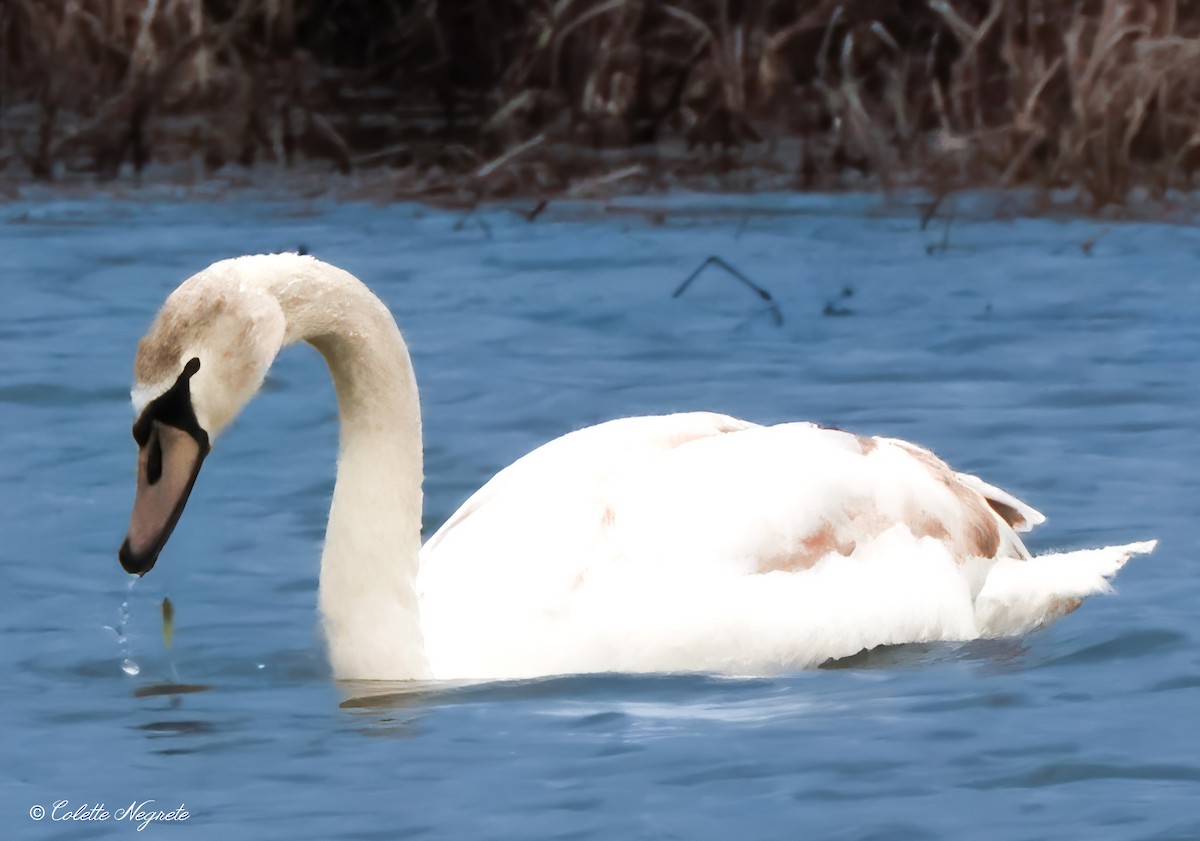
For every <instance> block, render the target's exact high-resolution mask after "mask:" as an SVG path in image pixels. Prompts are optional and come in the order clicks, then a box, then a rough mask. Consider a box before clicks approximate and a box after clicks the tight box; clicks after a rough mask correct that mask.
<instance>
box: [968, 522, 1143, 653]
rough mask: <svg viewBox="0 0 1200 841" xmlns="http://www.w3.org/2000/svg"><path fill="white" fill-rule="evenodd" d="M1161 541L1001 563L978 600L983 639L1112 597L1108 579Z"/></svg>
mask: <svg viewBox="0 0 1200 841" xmlns="http://www.w3.org/2000/svg"><path fill="white" fill-rule="evenodd" d="M1157 544H1158V541H1157V540H1146V541H1143V542H1141V543H1129V544H1126V545H1124V546H1106V547H1105V548H1103V549H1082V550H1080V551H1077V552H1064V553H1061V554H1052V555H1041V556H1039V557H1036V558H1032V559H1030V560H1028V561H1025V560H1015V559H1002V560H1000V561H997V562H996V564H995V565H994V566H993V567H992V569H991V571H990V572H989V573H988V577H987V581H985V582H984V585H983V589H982V590H981V591H980V592H979V596H978V597H977V598H976V599H975V618H976V621H977V622H978V624H979V635H980V636H983V637H1005V636H1015V635H1018V634H1024V633H1028V632H1029V631H1033V630H1036V629H1038V628H1044V627H1045V626H1047V625H1049V624H1050V623H1052V622H1054V621H1055V620H1056V619H1059V618H1061V617H1063V616H1066V615H1067V614H1068V613H1071V612H1072V611H1073V610H1075V609H1076V608H1078V607H1079V605H1080V603H1082V601H1083V600H1084V599H1085V598H1087V597H1088V596H1091V595H1094V594H1096V593H1110V592H1112V587H1111V586H1109V583H1108V581H1109V579H1110V578H1112V577H1113V576H1114V575H1116V574H1117V571H1118V570H1119V569H1120V568H1121V567H1123V566H1124V565H1125V562H1126V561H1128V560H1129V559H1130V558H1131V557H1133V556H1134V555H1144V554H1146V553H1148V552H1151V551H1153V550H1154V547H1155V546H1156V545H1157Z"/></svg>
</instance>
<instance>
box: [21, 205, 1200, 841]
mask: <svg viewBox="0 0 1200 841" xmlns="http://www.w3.org/2000/svg"><path fill="white" fill-rule="evenodd" d="M1093 240H1094V243H1093V244H1092V245H1091V248H1090V252H1089V251H1088V249H1087V248H1085V247H1084V245H1085V244H1088V243H1091V241H1093ZM943 243H945V244H946V245H947V246H948V247H947V248H945V249H943V248H942V246H943ZM301 245H303V246H304V247H305V248H307V249H308V250H310V251H311V252H312V253H314V254H316V255H317V256H319V257H321V258H323V259H326V260H329V261H331V262H334V263H337V264H339V265H341V266H343V267H345V268H347V269H348V270H350V271H352V272H354V273H355V274H357V275H358V276H360V277H361V278H362V279H364V280H365V281H366V282H367V283H369V284H370V285H371V286H372V287H373V288H374V289H375V290H376V291H377V292H378V293H379V294H380V296H381V297H382V298H383V299H384V300H385V301H387V303H388V304H389V305H390V306H391V308H392V310H393V312H394V313H395V314H396V317H397V319H398V321H399V323H400V325H401V328H402V329H403V330H404V331H405V334H406V336H407V338H408V340H409V342H410V345H411V348H412V353H413V358H414V361H415V364H416V368H417V374H418V377H419V379H420V385H421V395H422V402H423V411H424V416H425V430H426V451H427V466H426V472H427V475H428V480H427V485H426V501H427V514H426V527H427V529H432V528H435V527H436V526H437V525H438V524H440V523H441V521H442V520H443V519H444V518H445V517H447V516H448V515H449V514H450V512H452V511H453V510H454V508H455V507H456V506H457V505H458V504H459V503H460V502H461V501H462V500H463V499H464V498H465V497H466V496H467V494H469V493H470V492H471V491H472V490H474V489H475V488H477V487H478V486H479V485H480V484H481V483H482V482H483V481H485V480H486V479H487V478H488V477H489V476H490V475H491V474H492V473H493V472H494V471H496V470H497V469H498V468H500V467H502V466H504V465H505V464H507V463H509V462H510V461H511V460H513V459H514V458H516V457H517V456H519V455H521V454H522V453H524V452H526V451H528V450H529V449H531V448H533V447H534V446H536V445H538V444H540V443H542V442H544V441H546V440H548V439H550V438H552V437H554V436H557V435H560V434H562V433H564V432H567V431H569V430H571V429H574V428H577V427H580V426H583V425H586V424H590V423H594V422H597V421H601V420H604V419H607V418H610V417H614V416H620V415H630V414H637V413H649V412H667V411H678V410H688V409H711V410H717V411H722V412H728V413H731V414H735V415H740V416H743V417H746V418H750V419H753V420H756V421H762V422H775V421H782V420H787V419H793V418H795V419H810V420H817V421H822V422H826V423H833V424H836V425H838V426H842V427H845V428H850V429H853V430H856V431H860V432H864V433H876V434H887V435H894V436H899V437H905V438H909V439H911V440H915V441H919V442H921V443H923V444H926V445H929V446H931V447H933V448H934V449H935V450H936V451H937V452H939V453H940V454H941V455H942V456H944V457H945V458H947V459H948V460H949V461H951V463H952V464H954V465H955V466H956V467H957V468H958V469H960V470H965V471H969V472H973V473H978V474H980V475H982V476H984V477H985V478H987V479H988V480H989V481H991V482H993V483H995V484H998V485H1000V486H1002V487H1005V488H1007V489H1009V490H1011V491H1012V492H1014V493H1017V494H1018V495H1020V496H1022V497H1024V498H1026V499H1027V500H1028V501H1029V502H1030V503H1032V504H1033V505H1035V506H1036V507H1038V508H1039V509H1041V510H1042V511H1044V512H1045V513H1046V514H1047V515H1048V516H1049V518H1050V519H1049V522H1048V523H1047V524H1046V525H1045V526H1043V527H1042V528H1041V529H1039V530H1038V531H1037V532H1036V533H1035V534H1033V535H1031V537H1030V540H1029V543H1030V545H1031V547H1032V548H1034V549H1035V551H1037V550H1046V549H1049V548H1080V547H1085V546H1093V545H1103V544H1112V543H1118V542H1126V541H1132V540H1140V539H1145V538H1149V537H1158V538H1160V539H1161V541H1162V543H1161V546H1160V548H1159V550H1158V551H1157V552H1156V553H1155V554H1154V555H1152V556H1150V557H1145V558H1138V559H1135V560H1134V561H1133V562H1131V564H1130V565H1129V566H1128V567H1127V568H1126V569H1125V570H1124V571H1123V572H1122V573H1121V575H1120V577H1119V580H1118V589H1119V595H1117V596H1115V597H1109V598H1102V597H1097V598H1094V599H1092V600H1090V601H1089V602H1087V603H1086V604H1085V606H1084V607H1083V608H1082V609H1081V610H1080V611H1078V612H1077V613H1075V614H1074V615H1072V616H1070V617H1067V618H1066V619H1065V620H1063V621H1062V622H1060V623H1059V624H1058V625H1056V626H1054V627H1053V628H1051V629H1050V630H1048V631H1046V632H1043V633H1040V634H1037V635H1034V636H1031V637H1029V638H1027V639H1022V640H1009V641H1003V642H991V643H974V644H969V645H935V646H909V647H900V648H897V649H891V650H886V651H877V652H873V653H871V654H870V655H864V656H860V657H858V658H855V659H854V660H852V661H851V662H849V663H844V664H842V665H843V666H844V667H843V668H838V669H828V670H820V671H815V672H810V673H804V674H796V675H788V676H782V677H774V678H769V679H758V680H728V679H716V678H706V677H695V676H658V677H653V676H651V677H627V676H588V677H566V678H559V679H552V680H538V681H525V682H512V683H501V684H491V685H477V686H442V687H427V688H426V689H425V691H422V692H412V691H408V692H404V691H402V690H403V689H404V687H400V686H390V687H388V686H383V687H378V686H368V685H347V686H339V685H338V684H336V683H335V682H334V681H333V680H332V679H331V677H330V674H329V670H328V667H327V665H326V664H325V661H324V657H323V653H322V650H321V647H320V642H319V637H318V634H317V632H316V627H315V612H314V604H315V589H316V576H317V559H318V556H319V551H320V541H321V536H322V533H323V529H324V517H325V513H326V508H327V504H328V498H329V495H330V492H331V489H332V481H333V467H334V453H335V446H336V432H337V430H336V411H335V406H334V400H333V393H332V388H331V386H330V384H329V382H328V375H327V373H326V371H325V369H324V365H323V363H322V362H321V360H320V358H319V357H318V356H317V354H316V353H315V352H313V351H311V350H310V349H307V348H303V349H295V350H292V351H289V352H288V353H286V354H285V355H284V356H282V357H281V358H280V360H279V362H278V363H277V365H276V367H275V368H274V369H273V371H272V373H271V375H270V378H269V380H268V383H267V387H266V388H265V390H264V393H263V394H262V395H261V396H260V398H259V399H258V400H257V401H256V402H254V403H253V404H251V406H250V407H249V408H248V409H247V411H246V412H245V414H244V415H243V416H242V418H241V420H240V421H239V422H238V423H237V424H236V425H235V427H234V428H233V429H232V430H230V431H229V432H228V433H227V434H226V435H225V436H224V437H223V438H222V439H221V441H220V442H219V443H218V446H217V448H216V450H214V452H213V454H212V456H211V457H210V458H209V460H208V461H207V463H206V465H205V469H204V472H203V474H202V475H201V478H200V480H199V482H198V484H197V486H196V490H195V492H194V493H193V495H192V499H191V502H190V504H189V506H188V510H187V512H186V513H185V515H184V518H183V520H182V522H181V524H180V526H179V528H178V529H177V531H176V533H175V536H174V537H173V539H172V541H171V544H170V546H169V547H168V549H167V551H166V553H165V554H164V556H163V558H162V559H161V560H160V562H159V564H158V566H157V567H156V568H155V570H154V572H153V573H152V574H151V575H150V576H148V577H147V578H146V579H144V580H141V581H139V582H138V583H137V584H136V586H134V587H133V588H132V590H130V589H129V584H128V579H127V576H126V575H125V574H124V573H123V572H122V571H121V570H120V568H119V566H118V564H117V559H116V549H117V546H118V544H119V543H120V541H121V538H122V537H123V535H124V530H125V527H126V524H127V518H128V511H129V505H130V503H131V501H132V494H133V467H134V456H135V448H134V445H133V442H132V439H131V438H130V435H129V427H130V423H131V421H132V417H131V411H130V408H129V403H128V388H129V384H130V383H129V381H130V378H131V366H132V358H133V354H134V349H135V346H136V343H137V340H138V338H139V337H140V336H141V334H142V332H143V331H144V329H145V328H146V326H147V325H148V324H149V322H150V319H151V318H152V317H153V315H154V312H155V311H156V310H157V308H158V306H159V305H160V304H161V302H162V300H163V298H164V297H165V296H166V295H167V293H168V292H170V290H171V289H172V288H173V287H174V286H175V285H176V284H177V283H178V282H179V281H181V280H182V279H183V278H185V277H186V276H188V275H190V274H191V273H193V272H194V271H196V270H198V269H200V268H202V267H204V266H205V265H207V264H208V263H210V262H212V261H213V260H215V259H218V258H221V257H225V256H230V255H235V254H239V253H244V252H259V251H270V250H284V249H295V248H297V247H299V246H301ZM709 254H718V255H721V256H722V257H724V258H725V259H726V260H728V261H729V262H730V263H732V264H734V265H735V266H736V267H737V268H738V269H740V270H741V271H742V272H743V273H745V274H746V275H747V276H749V277H750V278H752V279H753V280H755V281H756V282H758V283H759V284H761V285H762V286H764V287H766V288H767V289H769V290H770V292H771V293H772V294H773V295H774V296H775V297H776V299H777V300H778V302H779V308H780V311H781V313H782V315H783V324H782V325H781V326H776V325H775V324H774V323H773V321H772V319H771V317H770V315H769V313H767V312H766V310H765V309H764V306H763V303H762V302H761V301H760V300H759V299H758V298H757V297H755V296H754V295H753V294H752V293H750V292H748V291H747V290H746V289H745V288H743V287H742V286H740V285H739V284H738V283H737V282H736V281H735V280H733V279H732V278H730V277H729V276H727V275H723V274H722V273H721V272H720V271H717V270H711V269H710V270H709V271H708V272H706V273H705V274H703V275H702V276H701V277H700V278H699V279H698V280H697V281H696V282H695V283H694V284H693V285H692V287H691V288H689V290H688V291H687V293H686V294H684V295H683V296H681V297H680V298H677V299H673V298H671V297H670V295H671V292H672V290H673V289H674V288H675V287H676V286H677V285H678V284H679V283H680V282H681V281H682V280H683V279H684V278H685V277H686V276H687V275H688V274H689V273H690V272H691V271H692V269H693V268H695V267H696V265H697V264H698V263H699V262H700V261H701V260H702V259H703V258H704V257H706V256H707V255H709ZM1198 257H1200V230H1196V229H1194V228H1190V227H1182V226H1173V225H1157V224H1116V223H1105V224H1104V225H1101V224H1100V223H1097V222H1092V221H1086V220H1077V221H1047V220H1040V221H1037V220H1029V221H969V220H967V219H963V218H960V219H959V220H957V221H955V222H954V224H953V226H952V227H951V229H950V231H949V238H948V239H947V240H944V239H943V227H942V223H941V222H935V223H934V224H933V225H932V226H931V228H930V230H928V231H925V232H921V231H919V230H918V224H917V219H916V217H915V215H914V212H913V211H911V210H906V209H904V208H883V207H880V206H879V205H878V204H877V202H876V200H874V199H870V198H864V197H854V196H849V197H839V198H830V197H805V198H800V197H787V196H767V197H757V198H752V199H751V198H743V199H722V200H716V199H703V198H696V197H686V196H681V197H676V198H673V199H671V200H655V201H643V202H641V203H638V202H626V203H625V204H622V205H619V206H610V207H607V208H606V207H603V206H600V205H587V204H577V205H558V206H554V205H552V206H551V207H550V208H549V210H548V211H547V212H546V213H544V214H543V215H542V216H540V217H539V218H538V219H537V220H536V221H535V222H533V223H532V224H531V223H528V222H526V221H525V220H524V219H523V218H522V217H521V216H520V215H519V214H517V213H515V212H512V211H510V210H506V209H502V208H498V209H494V210H488V211H486V212H480V213H477V214H470V215H464V214H462V213H452V212H445V211H434V210H428V209H420V208H415V207H411V206H398V207H388V208H382V207H374V206H368V205H336V204H324V203H302V202H296V201H292V202H288V203H283V204H278V203H268V202H260V203H244V202H243V203H235V202H232V201H230V202H225V203H211V204H206V203H196V202H192V203H188V202H182V201H151V200H141V201H111V200H101V199H95V200H78V201H64V200H53V201H44V202H39V201H33V200H24V201H21V202H16V203H10V204H8V205H5V206H3V207H0V293H2V296H0V301H2V303H0V312H2V313H3V316H2V317H0V510H2V511H3V512H4V514H3V519H2V520H0V522H2V523H3V529H4V535H3V537H4V539H3V541H0V545H2V549H0V558H2V564H3V566H2V569H3V573H4V583H3V586H2V587H0V605H2V610H0V669H2V671H3V675H4V680H3V682H2V684H0V724H2V727H3V730H2V735H0V827H3V829H4V832H3V837H5V838H31V839H43V838H44V839H71V838H88V839H91V838H132V837H135V836H136V837H140V836H139V835H138V833H137V832H136V826H135V825H134V824H131V823H130V822H129V821H127V820H126V821H119V820H117V819H116V818H115V817H111V814H112V813H113V812H114V811H115V810H116V809H118V808H120V809H123V808H124V807H126V806H128V805H129V804H130V803H131V802H141V801H145V800H154V801H156V804H155V805H154V806H152V807H150V808H152V809H153V808H158V809H163V810H170V809H173V808H176V807H178V806H180V805H183V806H184V807H185V808H186V810H187V812H188V814H189V817H188V818H187V820H183V821H175V822H172V823H165V822H162V823H159V824H157V825H155V826H152V827H150V828H149V829H148V830H147V833H155V834H157V835H158V836H159V837H168V836H169V837H176V836H181V837H188V838H200V839H209V838H220V839H222V841H235V840H236V839H276V838H278V839H310V838H311V839H328V838H346V839H350V838H355V839H358V838H361V839H368V838H377V839H384V838H388V839H390V838H398V837H412V838H436V839H466V838H471V839H492V838H495V839H504V838H521V839H535V838H536V839H542V838H546V839H549V838H572V839H588V838H595V839H643V838H644V839H658V838H663V839H728V838H754V839H759V838H762V839H810V838H812V839H817V838H820V839H826V838H828V839H862V840H863V841H866V839H913V840H914V841H916V839H921V841H924V839H947V841H958V839H965V838H970V839H974V841H990V839H997V840H999V839H1003V840H1004V841H1010V840H1011V839H1031V841H1032V840H1033V839H1045V838H1060V839H1061V838H1072V839H1073V838H1080V839H1088V840H1089V841H1103V839H1159V841H1166V839H1195V838H1200V652H1198V649H1197V642H1198V641H1200V620H1198V619H1197V606H1198V605H1200V576H1198V575H1197V569H1198V568H1197V563H1198V561H1200V551H1198V549H1200V539H1198V537H1197V533H1198V529H1197V524H1198V523H1200V480H1198V479H1197V468H1198V467H1200V434H1198V433H1200V362H1198V361H1197V360H1198V359H1200V330H1198V327H1197V323H1198V321H1197V316H1198V315H1200V313H1198V309H1200V271H1198V266H1200V261H1198V260H1197V258H1198ZM826 313H828V314H826ZM164 595H169V596H170V598H171V600H172V602H173V603H174V605H175V609H176V627H175V635H174V647H173V649H172V650H171V651H169V652H168V651H167V650H166V648H165V645H164V642H163V639H162V636H161V620H160V614H159V605H160V602H161V601H162V598H163V596H164ZM126 601H127V602H128V608H127V610H128V614H129V619H128V622H127V623H126V624H125V625H124V627H123V629H122V630H124V632H125V634H126V636H127V639H126V641H125V642H124V643H122V642H120V641H119V639H118V634H117V632H116V631H115V630H113V629H114V628H118V629H121V625H120V619H121V609H122V604H123V603H125V602H126ZM126 657H128V658H129V659H130V661H131V662H132V663H136V664H137V666H138V667H139V669H140V673H139V674H137V675H129V674H126V672H125V671H123V670H122V667H121V664H122V661H123V660H124V659H125V658H126ZM179 683H182V684H188V685H191V688H192V689H194V690H196V691H191V692H182V691H179V690H178V689H177V688H175V689H173V688H171V687H169V686H167V684H179ZM57 801H67V802H68V804H69V806H68V807H65V808H63V809H60V811H59V813H58V814H59V817H61V816H62V814H63V813H65V812H66V811H68V810H74V809H76V808H77V807H79V806H83V805H84V804H87V805H88V807H89V808H90V807H92V806H94V805H95V804H97V803H103V804H105V807H106V809H107V811H108V812H109V813H110V817H109V818H108V819H106V820H99V819H97V820H93V821H89V822H83V821H62V820H58V821H55V820H52V819H51V816H47V817H45V818H44V819H43V820H41V821H34V820H32V819H31V818H30V817H29V814H30V810H31V809H33V808H34V807H36V806H42V807H44V808H46V809H47V810H49V811H53V804H54V803H55V802H57Z"/></svg>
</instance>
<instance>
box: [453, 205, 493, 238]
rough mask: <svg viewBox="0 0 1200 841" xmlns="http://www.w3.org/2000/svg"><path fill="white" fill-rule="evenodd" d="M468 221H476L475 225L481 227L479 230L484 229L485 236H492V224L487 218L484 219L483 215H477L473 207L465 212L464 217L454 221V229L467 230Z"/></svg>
mask: <svg viewBox="0 0 1200 841" xmlns="http://www.w3.org/2000/svg"><path fill="white" fill-rule="evenodd" d="M468 222H472V223H474V225H475V227H477V228H479V230H481V231H483V235H484V236H485V237H487V238H488V239H491V238H492V226H491V225H489V224H488V223H487V220H486V219H484V218H483V217H482V216H478V215H476V213H475V208H471V209H470V210H468V211H467V212H466V213H464V214H463V215H462V217H461V218H460V219H459V220H458V221H457V222H455V223H454V230H455V231H465V230H466V229H467V223H468Z"/></svg>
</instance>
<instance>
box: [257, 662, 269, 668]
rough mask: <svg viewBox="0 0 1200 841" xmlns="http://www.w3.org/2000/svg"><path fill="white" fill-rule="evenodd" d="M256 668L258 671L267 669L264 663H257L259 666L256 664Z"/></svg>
mask: <svg viewBox="0 0 1200 841" xmlns="http://www.w3.org/2000/svg"><path fill="white" fill-rule="evenodd" d="M258 667H259V668H260V669H265V668H266V667H267V664H266V663H259V664H258Z"/></svg>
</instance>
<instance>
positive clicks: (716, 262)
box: [671, 254, 783, 327]
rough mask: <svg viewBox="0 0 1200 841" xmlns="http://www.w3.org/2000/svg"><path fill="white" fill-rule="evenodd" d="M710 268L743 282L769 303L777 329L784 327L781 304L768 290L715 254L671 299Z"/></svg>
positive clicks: (700, 266) (769, 309)
mask: <svg viewBox="0 0 1200 841" xmlns="http://www.w3.org/2000/svg"><path fill="white" fill-rule="evenodd" d="M709 266H716V267H717V268H719V269H724V270H725V272H726V274H729V275H731V276H733V278H734V279H736V280H738V281H739V282H741V283H742V284H743V285H745V286H746V287H747V288H749V289H752V290H753V291H754V294H756V295H758V297H760V298H762V299H763V300H764V301H766V302H767V310H768V311H769V312H770V313H771V320H772V321H773V322H775V326H776V327H779V326H782V324H783V311H782V310H780V309H779V304H777V303H775V299H774V298H773V297H772V296H771V293H770V292H768V291H767V290H765V289H763V288H762V287H761V286H759V285H758V284H757V283H755V282H754V281H753V280H751V279H750V278H748V277H746V276H745V275H744V274H742V273H741V272H739V271H738V270H737V269H735V268H734V267H733V266H731V265H729V263H727V262H725V261H724V260H723V259H721V258H720V257H718V256H717V255H715V254H713V255H712V256H710V257H708V258H707V259H706V260H705V261H704V262H703V263H701V264H700V265H699V266H697V267H696V270H695V271H694V272H692V273H691V274H690V275H688V279H687V280H685V281H684V282H683V283H681V284H679V288H677V289H676V290H675V291H674V292H672V293H671V297H672V298H678V297H679V296H680V295H682V294H683V293H684V292H686V291H687V288H688V287H689V286H691V285H692V281H693V280H695V279H696V278H698V277H699V276H700V274H701V272H703V271H704V270H705V269H707V268H708V267H709Z"/></svg>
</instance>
